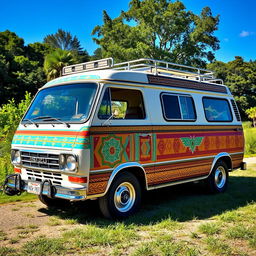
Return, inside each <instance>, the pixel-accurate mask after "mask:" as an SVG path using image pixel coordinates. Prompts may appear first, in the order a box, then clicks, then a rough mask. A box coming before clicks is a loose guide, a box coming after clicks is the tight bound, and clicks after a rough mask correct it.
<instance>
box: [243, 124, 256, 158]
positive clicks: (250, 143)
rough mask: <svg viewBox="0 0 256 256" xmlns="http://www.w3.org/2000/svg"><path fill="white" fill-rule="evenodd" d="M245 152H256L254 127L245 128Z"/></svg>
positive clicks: (248, 153) (247, 153)
mask: <svg viewBox="0 0 256 256" xmlns="http://www.w3.org/2000/svg"><path fill="white" fill-rule="evenodd" d="M244 136H245V154H246V155H250V154H256V131H255V129H245V130H244Z"/></svg>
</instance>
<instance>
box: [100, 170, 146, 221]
mask: <svg viewBox="0 0 256 256" xmlns="http://www.w3.org/2000/svg"><path fill="white" fill-rule="evenodd" d="M140 203H141V187H140V183H139V181H138V179H137V178H136V177H135V176H134V175H133V174H131V173H125V174H120V175H118V176H117V177H116V178H115V179H114V181H113V182H112V184H111V186H110V188H109V191H108V192H107V194H106V195H105V196H103V197H101V198H100V199H99V206H100V210H101V212H102V213H103V215H104V216H105V217H106V218H109V219H113V218H119V219H120V218H126V217H128V216H130V215H132V214H134V213H135V212H136V211H137V210H138V208H139V206H140Z"/></svg>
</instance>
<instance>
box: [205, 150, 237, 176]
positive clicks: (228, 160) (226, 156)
mask: <svg viewBox="0 0 256 256" xmlns="http://www.w3.org/2000/svg"><path fill="white" fill-rule="evenodd" d="M219 160H223V161H224V162H225V163H226V164H227V167H228V171H229V172H230V171H232V158H231V156H230V155H229V154H228V153H227V152H222V153H219V154H218V155H216V156H215V157H214V159H213V161H212V165H211V171H210V173H209V176H210V175H211V173H212V171H213V168H214V166H215V164H216V163H217V162H218V161H219Z"/></svg>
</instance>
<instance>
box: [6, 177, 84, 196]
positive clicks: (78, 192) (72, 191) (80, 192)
mask: <svg viewBox="0 0 256 256" xmlns="http://www.w3.org/2000/svg"><path fill="white" fill-rule="evenodd" d="M37 183H39V184H40V182H37ZM27 184H28V181H24V180H23V186H22V187H21V189H22V191H27V188H28V185H27ZM7 186H9V187H10V188H15V184H14V179H12V178H10V179H9V180H8V183H7ZM54 190H55V192H54V197H56V198H61V199H67V200H77V201H79V200H85V199H86V187H83V188H67V187H62V186H57V185H54ZM42 194H43V195H50V189H49V185H48V184H45V185H44V188H43V191H42Z"/></svg>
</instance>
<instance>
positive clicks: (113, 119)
mask: <svg viewBox="0 0 256 256" xmlns="http://www.w3.org/2000/svg"><path fill="white" fill-rule="evenodd" d="M104 85H106V84H104ZM104 85H103V90H102V92H101V94H102V97H101V98H100V99H99V106H98V109H97V118H98V119H99V120H107V119H108V118H99V108H100V106H101V102H102V99H103V97H104V94H105V92H106V90H108V89H109V90H110V91H111V88H113V89H115V88H119V89H123V90H133V91H138V92H139V94H140V95H141V100H142V107H143V109H142V110H143V114H144V118H139V119H138V118H136V119H126V118H123V119H122V118H112V120H111V121H117V120H146V119H147V111H146V108H145V102H144V95H143V92H142V91H141V90H140V89H134V88H124V87H119V86H110V85H106V87H105V86H104ZM104 87H105V88H104ZM109 98H110V102H112V95H111V93H110V95H109ZM113 101H116V100H113ZM126 102H127V109H128V106H129V104H128V101H126ZM110 110H111V113H112V104H111V106H110Z"/></svg>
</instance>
